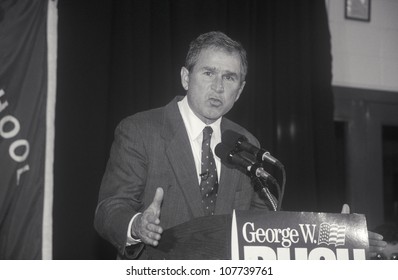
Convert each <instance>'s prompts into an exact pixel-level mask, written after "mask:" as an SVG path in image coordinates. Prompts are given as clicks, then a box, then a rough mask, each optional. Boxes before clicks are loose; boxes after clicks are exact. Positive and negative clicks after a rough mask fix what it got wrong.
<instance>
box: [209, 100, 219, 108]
mask: <svg viewBox="0 0 398 280" xmlns="http://www.w3.org/2000/svg"><path fill="white" fill-rule="evenodd" d="M209 102H210V105H211V106H214V107H219V106H221V105H222V101H221V100H220V99H217V98H209Z"/></svg>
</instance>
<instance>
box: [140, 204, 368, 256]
mask: <svg viewBox="0 0 398 280" xmlns="http://www.w3.org/2000/svg"><path fill="white" fill-rule="evenodd" d="M141 248H142V247H141ZM368 249H369V244H368V234H367V226H366V218H365V216H364V215H361V214H339V213H320V212H318V213H314V212H289V211H278V212H263V211H243V210H240V211H234V212H233V214H230V215H216V216H206V217H200V218H195V219H193V220H191V221H188V222H186V223H183V224H180V225H177V226H175V227H173V228H170V229H167V230H165V231H164V232H163V234H162V238H161V240H160V241H159V245H158V246H157V247H152V246H148V245H146V246H145V247H144V248H143V250H142V251H141V254H140V256H139V259H153V260H156V259H157V260H229V259H235V260H237V259H241V260H244V259H249V260H250V259H264V260H290V259H297V260H317V259H318V260H320V259H326V260H350V259H353V260H354V259H356V260H362V259H366V255H367V252H368Z"/></svg>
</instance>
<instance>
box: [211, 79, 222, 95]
mask: <svg viewBox="0 0 398 280" xmlns="http://www.w3.org/2000/svg"><path fill="white" fill-rule="evenodd" d="M211 86H212V89H213V90H214V91H215V92H217V93H222V92H224V81H223V79H222V77H219V76H216V77H215V78H214V80H213V83H212V85H211Z"/></svg>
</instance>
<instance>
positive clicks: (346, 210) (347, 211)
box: [341, 204, 350, 214]
mask: <svg viewBox="0 0 398 280" xmlns="http://www.w3.org/2000/svg"><path fill="white" fill-rule="evenodd" d="M341 214H350V206H349V205H348V204H343V208H341Z"/></svg>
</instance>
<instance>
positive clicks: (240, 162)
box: [214, 142, 252, 170]
mask: <svg viewBox="0 0 398 280" xmlns="http://www.w3.org/2000/svg"><path fill="white" fill-rule="evenodd" d="M214 152H215V154H216V155H217V156H218V157H219V158H220V159H221V161H222V162H223V163H224V164H225V165H226V166H228V167H230V168H238V169H239V168H243V170H246V169H247V167H248V166H250V165H251V164H252V163H251V162H250V161H249V160H248V159H246V158H244V157H242V156H241V155H240V154H238V153H236V151H233V150H232V151H231V149H230V147H228V146H227V145H225V144H224V143H222V142H221V143H219V144H217V146H216V148H215V149H214Z"/></svg>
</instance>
